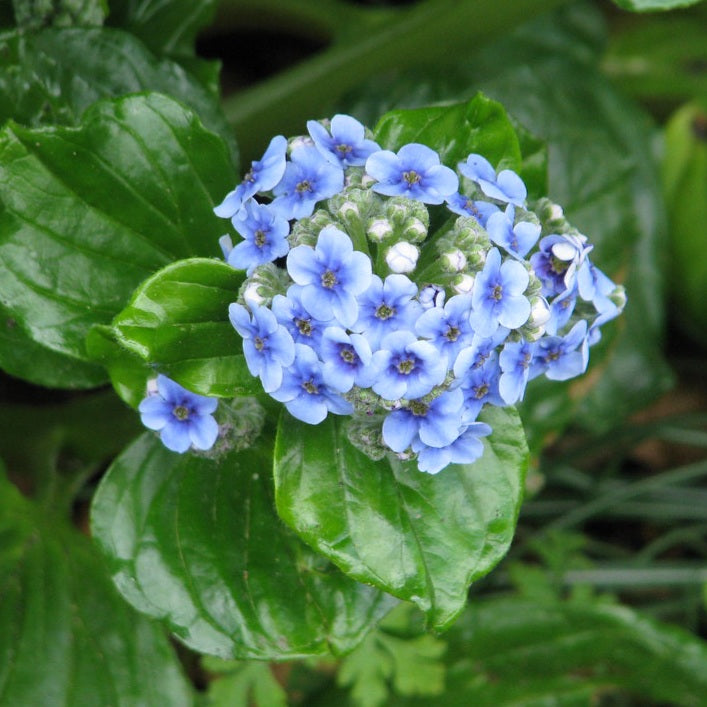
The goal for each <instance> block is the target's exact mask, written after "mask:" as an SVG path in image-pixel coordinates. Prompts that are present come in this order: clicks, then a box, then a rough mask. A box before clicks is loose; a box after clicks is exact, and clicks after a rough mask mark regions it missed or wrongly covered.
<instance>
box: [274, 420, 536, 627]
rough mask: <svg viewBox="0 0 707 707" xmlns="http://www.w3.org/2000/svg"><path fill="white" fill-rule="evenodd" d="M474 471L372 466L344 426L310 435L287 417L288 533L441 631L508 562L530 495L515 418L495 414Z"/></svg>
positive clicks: (281, 439) (280, 482)
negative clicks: (472, 591) (470, 593)
mask: <svg viewBox="0 0 707 707" xmlns="http://www.w3.org/2000/svg"><path fill="white" fill-rule="evenodd" d="M482 419H483V420H484V421H485V422H487V423H488V424H490V425H491V426H492V428H493V434H492V435H491V436H490V437H488V438H487V439H486V440H485V442H484V454H483V456H482V457H481V458H480V459H478V460H477V461H476V462H474V463H473V464H465V465H450V466H448V467H447V468H446V469H443V470H442V471H440V472H439V473H438V474H437V475H435V476H432V475H429V474H425V473H423V472H421V471H419V470H418V469H417V465H416V463H415V462H402V461H399V460H398V459H396V458H395V457H394V455H392V454H391V455H390V456H389V457H387V458H385V459H383V460H381V461H372V460H371V459H369V458H368V457H367V456H366V455H365V454H364V453H363V452H361V451H359V450H358V449H357V448H356V447H355V446H353V445H352V444H351V442H349V440H348V438H347V435H346V431H345V422H343V421H341V420H340V419H337V418H334V417H331V416H330V417H328V418H327V419H326V420H325V421H324V422H323V423H322V424H320V425H317V426H309V425H306V424H304V423H302V422H299V421H297V420H294V419H293V418H292V417H291V416H290V415H289V414H288V413H283V415H282V417H281V418H280V425H279V428H278V434H277V441H276V445H275V495H276V501H277V509H278V513H279V515H280V517H281V518H282V520H283V521H285V523H287V524H288V525H289V526H290V527H291V528H293V529H294V530H295V531H296V532H297V534H298V535H299V536H300V537H301V538H302V539H303V540H304V541H305V542H307V543H308V544H309V545H311V546H312V547H313V548H314V549H316V550H317V551H318V552H320V553H322V554H323V555H325V556H326V557H328V558H330V559H331V560H332V561H333V562H334V563H335V564H336V565H338V566H339V567H340V568H341V569H342V570H343V571H344V572H346V573H347V574H348V575H350V576H351V577H353V578H355V579H357V580H359V581H360V582H366V583H368V584H372V585H374V586H376V587H379V588H380V589H383V590H384V591H386V592H389V593H390V594H393V595H394V596H397V597H399V598H401V599H406V600H408V601H412V602H414V603H415V604H416V605H417V606H418V607H419V608H420V609H422V610H423V611H424V612H425V613H426V615H427V619H428V623H429V625H430V626H432V627H433V628H436V629H444V628H446V627H447V626H449V625H450V624H451V622H452V621H453V620H454V618H455V617H456V616H457V614H459V612H460V611H461V610H462V609H463V608H464V605H465V603H466V596H467V590H468V588H469V584H470V583H471V582H473V581H474V580H475V579H478V578H479V577H482V576H483V575H485V574H486V573H487V572H489V570H491V568H492V567H494V565H496V563H497V562H498V561H499V560H500V559H501V558H502V557H503V556H504V555H505V553H506V551H507V550H508V547H509V545H510V543H511V540H512V538H513V532H514V530H515V523H516V518H517V516H518V510H519V507H520V502H521V498H522V493H523V481H524V476H525V471H526V467H527V458H528V451H527V447H526V444H525V438H524V435H523V429H522V427H521V424H520V420H519V418H518V415H517V413H516V412H515V410H513V409H510V408H505V409H501V408H492V409H490V410H488V412H485V413H484V414H483V417H482Z"/></svg>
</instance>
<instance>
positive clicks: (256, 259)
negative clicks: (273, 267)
mask: <svg viewBox="0 0 707 707" xmlns="http://www.w3.org/2000/svg"><path fill="white" fill-rule="evenodd" d="M233 226H234V228H235V229H236V231H238V233H240V234H241V236H243V240H242V241H241V242H240V243H238V245H236V247H235V248H233V250H231V251H230V252H229V253H228V256H227V260H228V264H229V265H232V266H233V267H234V268H240V269H242V270H245V271H246V273H247V274H248V275H251V274H252V273H253V270H255V268H256V267H257V266H258V265H263V264H264V263H270V262H272V261H273V260H276V259H277V258H281V257H283V256H284V255H287V251H288V250H289V249H290V245H289V243H288V242H287V234H288V233H289V232H290V224H289V223H288V222H287V221H286V220H285V219H284V218H282V217H281V216H278V215H277V214H276V213H274V212H273V211H272V209H270V207H268V206H265V205H263V204H258V203H256V202H248V203H247V204H246V205H245V206H244V207H243V209H241V211H240V212H239V213H238V214H237V215H236V216H234V217H233Z"/></svg>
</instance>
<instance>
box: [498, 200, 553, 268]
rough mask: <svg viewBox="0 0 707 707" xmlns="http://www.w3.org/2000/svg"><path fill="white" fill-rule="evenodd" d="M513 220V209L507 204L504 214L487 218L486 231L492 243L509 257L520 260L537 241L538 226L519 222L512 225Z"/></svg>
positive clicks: (527, 222)
mask: <svg viewBox="0 0 707 707" xmlns="http://www.w3.org/2000/svg"><path fill="white" fill-rule="evenodd" d="M514 219H515V208H514V207H513V205H512V204H509V205H508V206H507V207H506V210H505V212H502V211H499V212H497V213H495V214H491V216H489V219H488V221H487V222H486V230H487V231H488V234H489V238H490V239H491V241H492V242H493V243H495V244H496V245H500V246H501V247H502V248H504V249H505V250H506V251H508V252H509V253H510V254H511V255H514V256H516V257H520V258H522V257H524V256H525V254H526V253H527V252H528V251H529V250H530V249H531V248H532V247H533V246H534V245H535V242H536V241H537V240H538V236H539V235H540V225H539V224H537V223H532V222H530V221H520V222H519V223H517V224H515V225H513V221H514Z"/></svg>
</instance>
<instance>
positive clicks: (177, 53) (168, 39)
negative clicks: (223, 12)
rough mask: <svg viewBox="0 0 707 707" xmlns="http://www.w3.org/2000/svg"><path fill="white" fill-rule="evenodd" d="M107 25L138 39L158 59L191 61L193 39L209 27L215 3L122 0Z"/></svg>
mask: <svg viewBox="0 0 707 707" xmlns="http://www.w3.org/2000/svg"><path fill="white" fill-rule="evenodd" d="M114 5H115V7H113V8H111V13H110V16H109V18H108V24H110V25H112V26H114V27H122V28H123V29H126V30H127V31H128V32H130V33H131V34H134V35H135V36H136V37H139V38H140V39H141V40H142V41H143V42H144V43H145V45H146V46H147V47H149V48H150V50H151V51H153V52H154V53H155V54H157V55H163V54H164V55H167V56H172V57H192V56H193V55H194V42H195V40H196V35H197V33H198V32H199V30H201V29H202V28H204V27H206V26H208V25H209V24H210V22H211V20H212V19H213V15H214V12H215V10H216V7H217V6H218V0H200V2H196V3H195V2H194V0H167V1H166V2H165V0H122V1H121V2H117V3H114Z"/></svg>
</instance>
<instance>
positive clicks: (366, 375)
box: [318, 326, 377, 393]
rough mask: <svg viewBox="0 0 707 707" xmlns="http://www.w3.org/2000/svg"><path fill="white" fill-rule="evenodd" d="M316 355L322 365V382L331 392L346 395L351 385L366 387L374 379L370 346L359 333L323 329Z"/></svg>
mask: <svg viewBox="0 0 707 707" xmlns="http://www.w3.org/2000/svg"><path fill="white" fill-rule="evenodd" d="M318 353H319V356H320V358H321V359H322V361H323V362H324V369H323V374H324V381H325V382H326V384H327V385H328V386H329V387H330V388H332V389H333V390H337V391H338V392H340V393H348V392H349V390H351V388H353V386H354V384H355V385H357V386H358V387H359V388H369V387H370V386H371V384H372V383H373V381H374V380H375V378H376V374H377V371H376V369H375V367H374V366H372V365H371V359H372V358H373V354H372V352H371V347H370V345H369V343H368V341H367V340H366V337H365V336H363V335H362V334H347V333H346V332H345V331H344V330H343V329H342V328H341V327H337V326H332V327H327V328H326V329H325V330H324V335H323V336H322V341H321V346H320V347H319V349H318Z"/></svg>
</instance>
